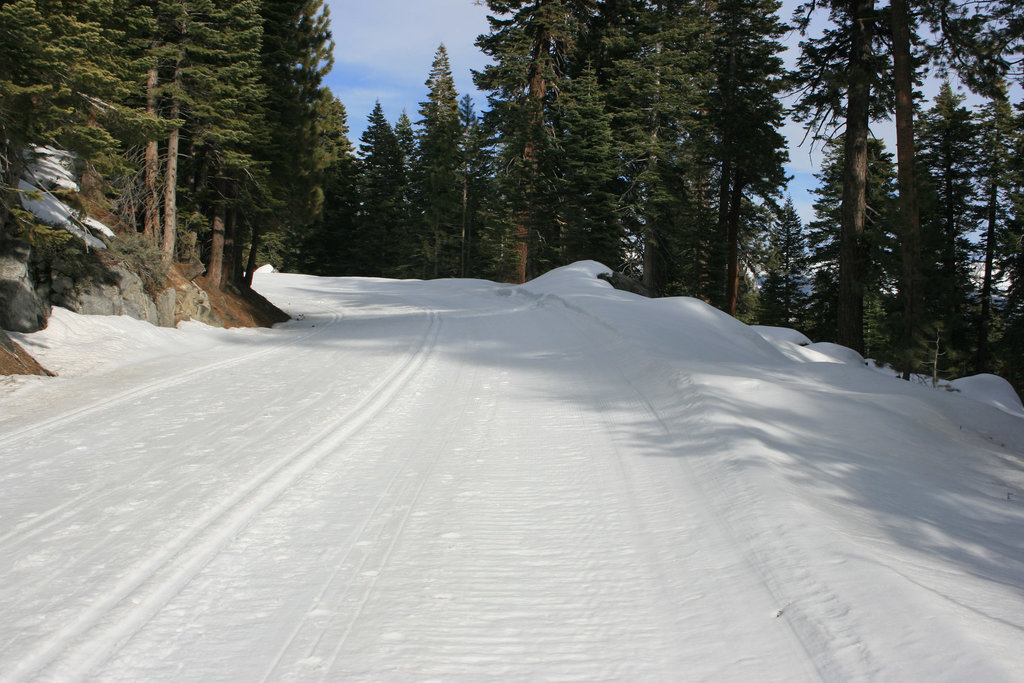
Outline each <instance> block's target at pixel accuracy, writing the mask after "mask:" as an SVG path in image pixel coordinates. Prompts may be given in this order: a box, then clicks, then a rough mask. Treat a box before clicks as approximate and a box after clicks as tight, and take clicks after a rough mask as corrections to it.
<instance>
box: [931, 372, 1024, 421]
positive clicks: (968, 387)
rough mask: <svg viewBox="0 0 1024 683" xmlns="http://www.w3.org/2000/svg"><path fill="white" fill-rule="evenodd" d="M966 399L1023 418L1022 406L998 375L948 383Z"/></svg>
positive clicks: (1023, 405) (983, 375)
mask: <svg viewBox="0 0 1024 683" xmlns="http://www.w3.org/2000/svg"><path fill="white" fill-rule="evenodd" d="M949 386H951V387H952V388H953V389H955V390H956V391H958V392H960V393H961V394H963V395H964V396H966V397H967V398H971V399H974V400H975V401H980V402H981V403H987V404H988V405H990V406H995V407H996V408H999V409H1000V410H1003V411H1005V412H1007V413H1010V414H1011V415H1019V416H1021V417H1024V404H1022V403H1021V400H1020V396H1018V395H1017V392H1016V391H1014V390H1013V387H1012V386H1010V383H1009V382H1007V381H1006V380H1005V379H1003V378H1002V377H999V376H998V375H990V374H981V375H972V376H970V377H961V378H960V379H955V380H953V381H952V382H950V383H949Z"/></svg>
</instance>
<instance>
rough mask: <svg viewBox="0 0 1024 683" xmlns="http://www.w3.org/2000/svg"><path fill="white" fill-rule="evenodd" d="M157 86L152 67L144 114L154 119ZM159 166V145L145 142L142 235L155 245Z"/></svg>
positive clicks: (154, 67)
mask: <svg viewBox="0 0 1024 683" xmlns="http://www.w3.org/2000/svg"><path fill="white" fill-rule="evenodd" d="M157 85H159V74H158V72H157V68H156V66H153V68H151V69H150V70H149V72H148V74H147V78H146V113H147V114H148V115H149V116H151V117H153V118H154V119H156V118H158V116H159V112H158V111H157V96H156V88H157ZM159 164H160V147H159V144H158V143H157V141H156V140H148V141H147V142H146V160H145V167H144V171H145V183H146V200H145V207H144V212H145V217H144V219H143V226H142V234H143V235H145V236H146V238H147V239H148V240H150V241H151V242H153V243H154V244H156V243H157V241H158V239H159V237H158V236H159V234H160V190H159V187H158V178H157V176H158V175H159V173H160V168H159Z"/></svg>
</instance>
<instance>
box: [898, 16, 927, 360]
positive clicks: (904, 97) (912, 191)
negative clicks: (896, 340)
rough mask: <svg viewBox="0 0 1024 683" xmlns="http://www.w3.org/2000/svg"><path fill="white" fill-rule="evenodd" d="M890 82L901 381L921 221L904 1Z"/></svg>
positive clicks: (908, 349) (909, 343) (916, 324)
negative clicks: (899, 254)
mask: <svg viewBox="0 0 1024 683" xmlns="http://www.w3.org/2000/svg"><path fill="white" fill-rule="evenodd" d="M891 9H892V45H893V82H894V87H895V91H896V163H897V181H898V183H899V190H900V198H899V207H900V214H899V215H900V228H901V240H900V241H901V248H902V249H901V250H902V256H903V281H902V283H901V285H902V286H901V290H902V291H901V292H900V294H901V297H902V299H903V320H902V323H903V353H904V366H903V378H904V379H910V373H911V372H912V371H913V367H912V366H913V353H914V349H915V348H917V342H918V337H919V333H920V320H919V316H920V310H919V309H920V304H919V301H918V299H919V297H920V294H919V291H918V290H919V286H920V281H921V275H920V263H921V219H920V215H919V213H918V205H917V178H916V177H915V173H914V73H913V70H914V67H913V64H912V62H911V55H910V10H909V8H908V7H907V0H892V3H891Z"/></svg>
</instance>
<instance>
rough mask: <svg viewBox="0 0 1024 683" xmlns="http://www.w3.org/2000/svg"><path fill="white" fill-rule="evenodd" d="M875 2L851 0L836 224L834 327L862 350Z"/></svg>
mask: <svg viewBox="0 0 1024 683" xmlns="http://www.w3.org/2000/svg"><path fill="white" fill-rule="evenodd" d="M874 10H875V3H874V0H851V3H850V12H851V17H850V19H851V21H852V24H853V31H852V33H853V36H852V41H851V46H850V76H849V78H850V83H849V92H848V95H847V105H846V139H845V158H844V164H843V198H842V204H841V208H840V227H839V231H840V233H839V301H838V307H837V314H838V318H839V327H838V330H837V341H838V342H839V343H840V344H842V345H843V346H847V347H849V348H851V349H854V350H855V351H858V352H861V353H863V352H864V279H865V272H866V270H867V268H866V260H867V255H866V254H865V253H864V252H865V248H864V228H865V225H866V218H867V177H868V128H869V123H870V111H869V104H870V99H871V73H870V68H871V64H870V62H871V50H872V46H871V43H872V40H873V38H874V21H875V20H874V16H873V14H874Z"/></svg>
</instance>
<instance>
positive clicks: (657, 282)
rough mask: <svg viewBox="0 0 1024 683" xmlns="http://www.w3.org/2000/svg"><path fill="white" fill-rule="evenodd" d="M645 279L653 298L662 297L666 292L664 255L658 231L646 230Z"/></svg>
mask: <svg viewBox="0 0 1024 683" xmlns="http://www.w3.org/2000/svg"><path fill="white" fill-rule="evenodd" d="M643 234H644V277H643V286H644V287H645V288H646V289H647V290H648V291H650V292H653V296H661V293H662V292H663V291H665V282H664V280H665V267H664V261H665V257H664V253H663V250H662V248H661V240H660V238H659V236H658V232H657V230H655V229H654V228H644V233H643Z"/></svg>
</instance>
